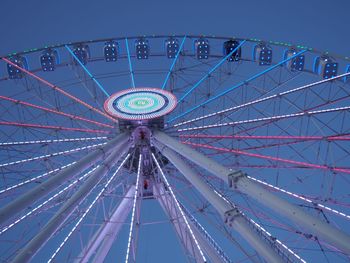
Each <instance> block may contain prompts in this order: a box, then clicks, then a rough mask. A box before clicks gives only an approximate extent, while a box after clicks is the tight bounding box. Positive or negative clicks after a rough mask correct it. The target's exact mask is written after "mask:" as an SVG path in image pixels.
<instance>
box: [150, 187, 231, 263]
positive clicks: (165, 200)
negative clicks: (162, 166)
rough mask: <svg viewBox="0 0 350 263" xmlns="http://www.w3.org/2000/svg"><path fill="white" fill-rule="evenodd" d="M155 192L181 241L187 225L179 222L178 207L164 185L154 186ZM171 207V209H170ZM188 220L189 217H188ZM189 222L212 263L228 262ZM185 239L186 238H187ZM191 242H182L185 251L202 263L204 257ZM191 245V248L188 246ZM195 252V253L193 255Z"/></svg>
mask: <svg viewBox="0 0 350 263" xmlns="http://www.w3.org/2000/svg"><path fill="white" fill-rule="evenodd" d="M153 192H154V193H155V197H156V199H157V201H158V202H159V204H160V206H161V207H162V208H163V211H164V212H165V214H167V215H168V218H169V219H170V222H171V223H172V224H173V226H174V228H175V230H176V232H177V235H178V237H179V238H180V239H182V235H181V232H182V233H183V232H185V231H186V230H185V229H186V225H185V223H184V222H181V221H180V220H179V217H178V215H179V214H180V212H179V211H175V210H177V207H176V205H175V204H174V202H173V200H172V197H171V195H170V193H168V192H167V191H166V190H165V188H164V185H163V184H162V183H158V184H155V185H154V186H153ZM169 205H170V207H168V206H169ZM187 218H188V217H187ZM188 221H189V223H190V225H191V229H192V231H193V234H194V235H195V237H196V238H197V240H198V242H199V245H200V246H201V247H202V248H203V251H205V253H206V255H207V256H208V257H209V258H210V262H213V263H222V262H227V261H223V259H222V258H221V256H220V255H219V254H218V252H217V251H216V250H215V248H214V247H213V246H212V245H211V244H210V243H209V242H208V240H207V239H206V238H205V237H204V236H203V234H202V233H201V232H200V231H199V230H198V229H197V227H195V226H194V224H193V223H192V221H191V219H190V218H188ZM186 237H188V238H187V239H189V240H191V237H190V236H188V235H186ZM186 237H185V238H186ZM189 240H181V241H182V243H183V244H184V247H185V249H186V250H187V251H188V252H189V253H190V254H191V255H192V257H193V258H195V259H196V262H200V261H201V259H202V257H201V255H200V254H199V253H198V251H197V250H196V249H193V245H190V244H191V242H189ZM188 245H190V246H188ZM193 252H195V253H193Z"/></svg>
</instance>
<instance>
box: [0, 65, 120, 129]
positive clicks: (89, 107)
mask: <svg viewBox="0 0 350 263" xmlns="http://www.w3.org/2000/svg"><path fill="white" fill-rule="evenodd" d="M1 59H2V60H3V61H5V62H6V63H8V64H10V65H12V66H14V67H15V68H17V69H19V70H21V71H23V72H24V73H26V74H28V75H29V76H31V77H33V78H35V79H37V80H39V81H40V82H41V83H43V84H45V85H47V86H49V87H50V88H52V89H54V90H56V91H58V92H60V93H61V94H63V95H65V96H67V97H68V98H70V99H72V100H74V101H76V102H78V103H79V104H81V105H83V106H85V107H87V108H88V109H90V110H93V111H95V112H97V113H99V114H101V115H103V116H105V117H107V118H108V119H110V120H111V121H113V122H117V120H116V119H114V118H112V117H111V116H109V115H108V114H106V113H104V112H103V111H100V110H99V109H96V108H94V107H92V106H91V105H89V104H87V103H86V102H84V101H82V100H80V99H78V98H77V97H75V96H73V95H72V94H70V93H68V92H66V91H64V90H63V89H61V88H59V87H57V86H55V85H54V84H52V83H50V82H48V81H47V80H44V79H42V78H40V77H39V76H37V75H35V74H34V73H32V72H30V71H28V70H26V69H24V68H21V67H20V66H18V65H17V64H15V63H13V62H12V61H10V60H8V59H7V58H1Z"/></svg>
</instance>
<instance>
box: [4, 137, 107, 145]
mask: <svg viewBox="0 0 350 263" xmlns="http://www.w3.org/2000/svg"><path fill="white" fill-rule="evenodd" d="M107 138H108V137H90V138H73V139H55V140H38V141H19V142H1V143H0V146H11V145H23V144H24V145H25V144H40V143H55V142H76V141H91V140H105V139H107Z"/></svg>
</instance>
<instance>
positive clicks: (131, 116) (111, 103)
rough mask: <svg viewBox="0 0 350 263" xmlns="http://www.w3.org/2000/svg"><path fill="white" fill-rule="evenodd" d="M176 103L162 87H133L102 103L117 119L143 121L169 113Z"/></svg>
mask: <svg viewBox="0 0 350 263" xmlns="http://www.w3.org/2000/svg"><path fill="white" fill-rule="evenodd" d="M176 104H177V100H176V97H175V96H174V95H173V94H172V93H170V92H168V91H165V90H163V89H158V88H133V89H126V90H122V91H119V92H117V93H115V94H113V95H112V96H110V97H109V98H108V99H107V100H106V102H105V104H104V109H105V111H106V112H107V113H108V114H110V115H111V116H113V117H115V118H117V119H122V120H130V121H143V120H151V119H157V118H160V117H163V116H164V115H166V114H169V113H170V112H171V111H172V110H173V109H174V108H175V107H176Z"/></svg>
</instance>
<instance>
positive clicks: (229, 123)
mask: <svg viewBox="0 0 350 263" xmlns="http://www.w3.org/2000/svg"><path fill="white" fill-rule="evenodd" d="M343 110H350V106H346V107H337V108H331V109H324V110H314V111H303V112H297V113H291V114H285V115H278V116H272V117H264V118H256V119H250V120H243V121H233V122H225V123H218V124H210V125H204V126H198V127H193V128H184V129H178V130H177V131H178V132H181V131H193V130H200V129H209V128H217V127H223V126H231V125H236V124H246V123H253V122H259V121H269V120H281V119H286V118H293V117H299V116H309V115H314V114H321V113H329V112H335V111H343Z"/></svg>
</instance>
